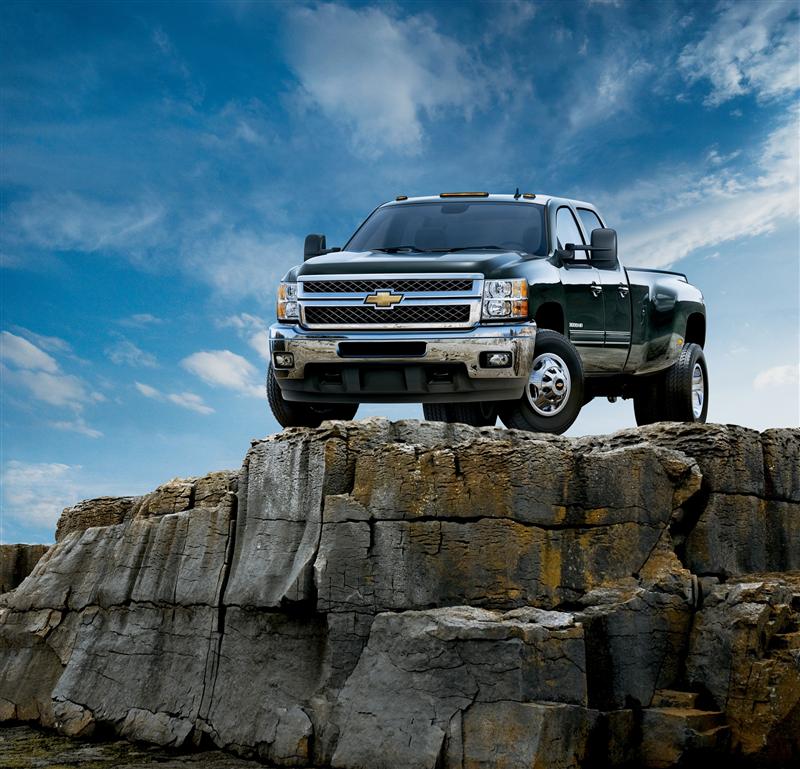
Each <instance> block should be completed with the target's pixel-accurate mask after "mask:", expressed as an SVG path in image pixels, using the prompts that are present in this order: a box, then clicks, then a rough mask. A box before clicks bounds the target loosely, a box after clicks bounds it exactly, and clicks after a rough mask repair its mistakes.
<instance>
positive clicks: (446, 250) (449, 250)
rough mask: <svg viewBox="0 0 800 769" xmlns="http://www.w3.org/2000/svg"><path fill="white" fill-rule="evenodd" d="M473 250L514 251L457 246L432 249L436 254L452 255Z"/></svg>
mask: <svg viewBox="0 0 800 769" xmlns="http://www.w3.org/2000/svg"><path fill="white" fill-rule="evenodd" d="M473 249H476V250H483V251H514V250H515V249H513V248H505V247H504V246H457V247H456V248H434V249H433V250H434V251H436V252H437V253H439V252H441V253H443V254H452V253H454V252H455V251H471V250H473Z"/></svg>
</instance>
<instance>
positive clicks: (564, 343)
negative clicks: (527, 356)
mask: <svg viewBox="0 0 800 769" xmlns="http://www.w3.org/2000/svg"><path fill="white" fill-rule="evenodd" d="M582 405H583V365H582V364H581V358H580V355H578V351H577V350H576V349H575V346H574V345H573V344H572V343H571V342H570V341H569V340H568V339H566V337H564V336H563V335H562V334H559V333H557V332H555V331H550V330H548V329H543V330H541V331H537V333H536V348H535V350H534V359H533V368H532V369H531V375H530V380H529V382H528V386H527V387H526V388H525V392H524V393H523V395H522V397H521V398H520V399H519V400H517V401H507V402H505V403H502V404H501V405H500V418H501V419H502V420H503V423H504V424H505V425H506V427H512V428H516V429H518V430H529V431H530V432H538V433H557V434H560V433H563V432H564V431H566V430H568V429H569V427H570V426H571V425H572V423H573V422H574V421H575V420H576V419H577V417H578V414H579V413H580V410H581V406H582Z"/></svg>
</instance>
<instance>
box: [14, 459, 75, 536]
mask: <svg viewBox="0 0 800 769" xmlns="http://www.w3.org/2000/svg"><path fill="white" fill-rule="evenodd" d="M80 470H81V466H80V465H65V464H61V463H58V462H20V461H18V460H14V459H12V460H10V461H9V462H7V463H6V466H5V467H4V468H3V512H4V513H5V514H6V515H8V516H9V517H10V518H12V519H13V520H15V521H17V522H19V523H22V524H28V525H31V524H32V525H34V526H54V525H55V523H56V521H57V520H58V517H59V515H60V514H61V511H62V510H63V509H64V508H65V507H68V506H69V505H74V504H75V503H76V502H78V501H79V499H80V498H81V492H80V486H79V483H78V479H79V474H80Z"/></svg>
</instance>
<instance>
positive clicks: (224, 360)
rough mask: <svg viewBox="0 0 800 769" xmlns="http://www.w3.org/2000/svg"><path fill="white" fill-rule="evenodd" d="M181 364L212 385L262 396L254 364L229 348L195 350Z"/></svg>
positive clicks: (255, 396) (256, 396)
mask: <svg viewBox="0 0 800 769" xmlns="http://www.w3.org/2000/svg"><path fill="white" fill-rule="evenodd" d="M181 365H182V366H183V367H184V368H185V369H186V370H187V371H191V372H192V373H193V374H195V375H196V376H198V377H200V379H202V380H203V381H204V382H205V383H206V384H209V385H211V386H212V387H224V388H226V389H228V390H235V391H236V392H239V393H241V394H243V395H249V396H252V397H253V398H263V397H264V389H263V387H262V386H261V385H260V384H259V383H258V380H259V376H258V372H257V371H256V368H255V366H253V364H252V363H250V361H248V360H246V359H245V358H243V357H242V356H241V355H237V354H236V353H234V352H231V351H230V350H208V351H203V352H196V353H193V354H192V355H190V356H188V357H187V358H184V359H183V360H182V361H181Z"/></svg>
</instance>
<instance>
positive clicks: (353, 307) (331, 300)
mask: <svg viewBox="0 0 800 769" xmlns="http://www.w3.org/2000/svg"><path fill="white" fill-rule="evenodd" d="M378 292H391V294H392V295H393V297H394V299H395V302H394V305H393V306H390V307H375V306H373V304H372V302H373V301H374V300H375V298H376V294H377V293H378ZM482 295H483V275H480V274H477V273H457V274H452V273H434V274H422V275H419V274H417V275H414V274H410V275H409V274H403V273H399V274H398V273H387V274H382V275H375V274H371V275H370V274H367V275H364V274H361V275H347V274H341V273H340V274H338V275H309V276H308V277H306V276H301V277H300V278H299V280H298V283H297V301H298V304H299V306H300V323H301V324H302V325H303V326H305V327H306V328H312V329H320V330H326V331H327V330H329V329H330V330H334V329H359V328H360V329H365V330H366V329H369V330H373V331H374V330H375V329H376V328H380V327H384V328H390V329H402V328H414V329H427V328H431V329H433V328H449V329H452V328H471V327H472V326H475V325H476V324H477V323H478V322H479V321H480V317H481V297H482ZM370 297H372V298H370Z"/></svg>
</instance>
